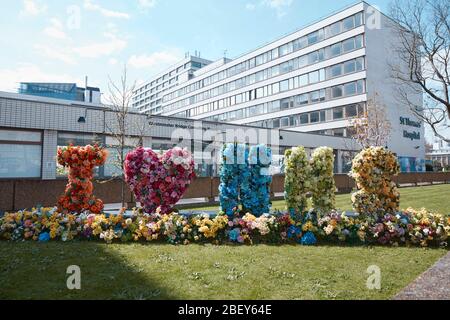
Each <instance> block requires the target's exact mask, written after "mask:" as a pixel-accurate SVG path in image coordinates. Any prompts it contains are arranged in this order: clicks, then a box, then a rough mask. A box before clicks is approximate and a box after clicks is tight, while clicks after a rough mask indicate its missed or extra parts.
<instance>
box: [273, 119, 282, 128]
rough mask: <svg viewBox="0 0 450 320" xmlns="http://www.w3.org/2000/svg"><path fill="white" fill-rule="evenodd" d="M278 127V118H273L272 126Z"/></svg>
mask: <svg viewBox="0 0 450 320" xmlns="http://www.w3.org/2000/svg"><path fill="white" fill-rule="evenodd" d="M279 127H280V119H274V120H273V128H279Z"/></svg>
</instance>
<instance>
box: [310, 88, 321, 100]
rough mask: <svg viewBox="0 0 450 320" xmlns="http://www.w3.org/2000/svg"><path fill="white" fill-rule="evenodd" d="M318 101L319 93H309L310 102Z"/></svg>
mask: <svg viewBox="0 0 450 320" xmlns="http://www.w3.org/2000/svg"><path fill="white" fill-rule="evenodd" d="M319 100H320V97H319V91H314V92H311V102H318V101H319Z"/></svg>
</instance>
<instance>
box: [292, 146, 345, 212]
mask: <svg viewBox="0 0 450 320" xmlns="http://www.w3.org/2000/svg"><path fill="white" fill-rule="evenodd" d="M284 161H285V180H284V198H285V200H286V206H287V209H288V210H289V211H290V212H291V214H298V213H301V212H303V211H305V210H306V208H307V207H308V198H307V195H308V193H311V194H312V200H313V206H314V208H315V209H316V210H317V211H319V212H328V211H330V210H331V209H333V208H334V206H335V195H334V192H335V190H336V186H335V182H334V178H333V169H334V154H333V149H331V148H329V147H319V148H317V149H315V150H314V152H313V154H312V157H311V160H309V161H308V156H307V154H306V151H305V148H304V147H294V148H292V149H288V150H286V152H285V159H284Z"/></svg>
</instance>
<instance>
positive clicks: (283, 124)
mask: <svg viewBox="0 0 450 320" xmlns="http://www.w3.org/2000/svg"><path fill="white" fill-rule="evenodd" d="M281 127H289V117H284V118H281Z"/></svg>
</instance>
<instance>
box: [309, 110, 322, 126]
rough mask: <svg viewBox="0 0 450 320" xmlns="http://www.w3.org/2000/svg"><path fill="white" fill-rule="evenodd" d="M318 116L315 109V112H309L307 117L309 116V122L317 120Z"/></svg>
mask: <svg viewBox="0 0 450 320" xmlns="http://www.w3.org/2000/svg"><path fill="white" fill-rule="evenodd" d="M319 117H320V115H319V112H318V111H316V112H311V113H310V114H309V118H310V122H311V123H315V122H319Z"/></svg>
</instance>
